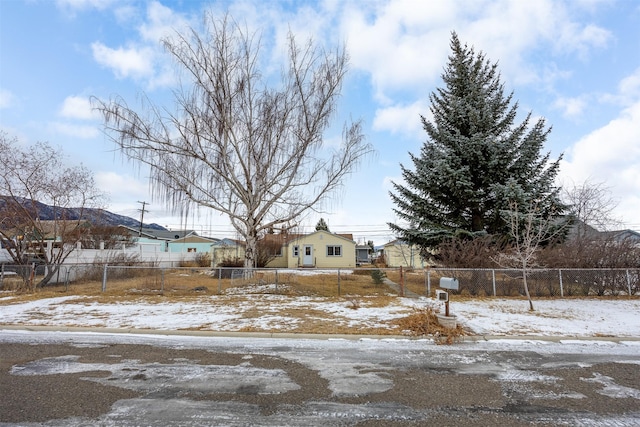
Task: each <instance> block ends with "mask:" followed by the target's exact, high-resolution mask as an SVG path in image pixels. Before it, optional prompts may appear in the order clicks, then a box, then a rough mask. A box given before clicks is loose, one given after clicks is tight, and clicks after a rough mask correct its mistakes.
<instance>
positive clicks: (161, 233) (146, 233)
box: [120, 225, 198, 240]
mask: <svg viewBox="0 0 640 427" xmlns="http://www.w3.org/2000/svg"><path fill="white" fill-rule="evenodd" d="M120 227H122V228H125V229H127V230H129V231H130V232H131V234H132V235H134V236H137V235H138V234H140V236H141V237H146V238H147V239H158V240H176V239H183V238H185V237H187V236H197V235H198V233H196V232H195V231H194V230H156V229H155V228H142V229H140V228H134V227H129V226H126V225H121V226H120Z"/></svg>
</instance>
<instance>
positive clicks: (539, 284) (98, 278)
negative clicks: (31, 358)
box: [0, 264, 640, 297]
mask: <svg viewBox="0 0 640 427" xmlns="http://www.w3.org/2000/svg"><path fill="white" fill-rule="evenodd" d="M47 268H48V267H47V266H44V265H37V266H34V265H30V266H20V265H6V264H3V265H0V289H4V290H10V289H16V288H17V286H16V285H17V284H18V283H20V282H21V281H25V280H33V281H34V282H33V283H38V282H39V280H40V279H41V278H42V277H44V275H45V274H46V272H47V271H48V270H47ZM443 277H446V278H454V279H457V281H458V283H459V289H458V290H450V291H449V292H450V293H452V294H457V295H464V296H469V297H485V296H505V297H518V296H522V295H525V290H524V281H523V275H522V270H508V269H464V268H456V269H451V268H428V269H406V268H405V269H401V268H356V269H322V270H318V269H244V268H198V267H157V266H149V265H139V264H138V265H108V264H69V265H61V266H60V268H59V269H58V270H57V272H56V273H55V274H54V275H53V277H52V278H51V280H50V282H49V283H48V284H47V286H46V287H49V286H58V287H60V286H64V288H65V290H69V289H72V290H73V291H74V292H80V293H81V292H83V291H86V292H100V291H102V292H107V291H114V292H116V291H118V290H120V291H125V292H151V293H165V292H208V293H212V294H222V293H227V294H229V293H233V294H243V293H244V294H246V293H278V294H290V295H309V296H344V295H381V294H392V295H400V296H409V297H419V296H434V295H435V290H436V289H437V288H438V287H439V282H440V279H441V278H443ZM527 284H528V287H529V293H530V294H531V295H532V296H533V297H574V296H623V295H633V296H640V269H536V270H530V271H528V272H527Z"/></svg>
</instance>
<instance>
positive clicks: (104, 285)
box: [102, 264, 108, 292]
mask: <svg viewBox="0 0 640 427" xmlns="http://www.w3.org/2000/svg"><path fill="white" fill-rule="evenodd" d="M107 267H108V264H105V265H104V270H103V271H102V292H106V291H107Z"/></svg>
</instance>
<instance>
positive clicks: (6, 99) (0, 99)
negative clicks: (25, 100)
mask: <svg viewBox="0 0 640 427" xmlns="http://www.w3.org/2000/svg"><path fill="white" fill-rule="evenodd" d="M13 99H14V96H13V94H12V93H11V92H10V91H8V90H6V89H0V109H2V108H9V107H11V105H12V104H13Z"/></svg>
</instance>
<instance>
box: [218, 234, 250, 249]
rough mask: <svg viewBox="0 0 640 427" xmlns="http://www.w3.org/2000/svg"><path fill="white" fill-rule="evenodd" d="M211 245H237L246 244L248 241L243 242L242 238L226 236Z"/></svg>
mask: <svg viewBox="0 0 640 427" xmlns="http://www.w3.org/2000/svg"><path fill="white" fill-rule="evenodd" d="M211 246H215V247H217V248H218V247H236V246H246V243H245V242H243V241H242V240H235V239H229V238H226V237H225V238H224V239H220V240H218V241H217V242H215V243H213V244H212V245H211Z"/></svg>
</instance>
